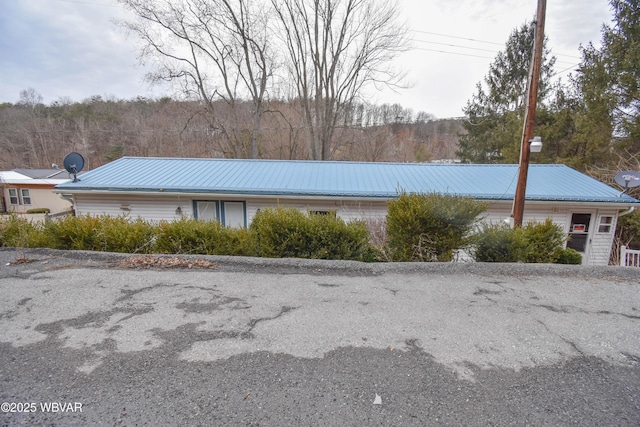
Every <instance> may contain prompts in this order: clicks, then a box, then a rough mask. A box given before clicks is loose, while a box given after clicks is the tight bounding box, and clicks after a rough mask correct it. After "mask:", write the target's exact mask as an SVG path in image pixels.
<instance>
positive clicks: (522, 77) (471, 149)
mask: <svg viewBox="0 0 640 427" xmlns="http://www.w3.org/2000/svg"><path fill="white" fill-rule="evenodd" d="M534 29H535V28H534V25H531V24H529V23H525V24H523V25H522V26H521V27H520V28H517V29H515V30H514V31H513V32H512V33H511V35H510V36H509V39H508V41H507V43H506V46H505V49H504V50H503V51H500V52H499V53H498V55H497V56H496V58H495V60H494V61H493V63H492V64H491V65H490V66H489V72H488V74H487V75H486V76H485V78H484V85H483V84H482V82H480V83H478V84H477V87H476V89H477V91H476V93H475V94H474V95H473V97H472V98H471V100H469V102H468V103H467V106H466V107H465V109H464V113H465V116H466V120H465V123H464V128H465V131H466V134H464V135H462V136H461V138H460V141H459V148H460V150H459V151H458V152H457V154H458V156H459V157H460V158H461V159H462V160H463V161H466V162H471V163H500V162H504V161H510V162H513V161H517V158H518V156H517V150H518V148H517V147H519V144H520V139H521V137H522V126H523V117H524V116H523V114H524V107H525V101H526V96H527V81H528V77H529V69H530V64H531V56H532V55H531V53H532V48H533V41H534ZM554 63H555V57H549V52H548V50H547V49H545V50H544V51H543V62H542V67H541V76H540V84H539V92H538V104H539V106H542V105H543V103H544V101H545V100H546V98H547V97H548V95H549V92H550V89H551V83H550V80H551V75H552V70H553V64H554Z"/></svg>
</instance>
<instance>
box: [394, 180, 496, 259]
mask: <svg viewBox="0 0 640 427" xmlns="http://www.w3.org/2000/svg"><path fill="white" fill-rule="evenodd" d="M388 207H389V211H388V213H387V242H388V246H389V252H390V255H391V259H392V260H393V261H451V260H452V259H453V254H454V251H456V250H458V249H463V248H465V247H466V246H468V244H469V243H470V231H471V230H472V228H473V226H474V224H475V223H476V221H477V217H478V215H480V214H481V213H482V212H484V211H485V210H486V208H487V206H486V204H484V203H481V202H477V201H475V200H473V199H471V198H467V197H459V196H450V195H440V194H435V193H434V194H427V195H424V194H406V193H402V194H400V196H399V197H398V198H397V199H395V200H392V201H390V202H389V203H388Z"/></svg>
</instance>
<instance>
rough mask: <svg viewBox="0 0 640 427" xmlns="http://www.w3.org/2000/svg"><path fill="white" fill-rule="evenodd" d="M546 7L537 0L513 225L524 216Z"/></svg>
mask: <svg viewBox="0 0 640 427" xmlns="http://www.w3.org/2000/svg"><path fill="white" fill-rule="evenodd" d="M546 9H547V0H538V11H537V13H536V28H535V39H534V44H533V57H532V60H531V70H530V74H529V84H528V88H527V104H526V111H525V116H524V128H523V129H522V142H521V144H520V163H519V167H518V182H517V184H516V194H515V196H514V198H513V211H512V216H513V226H514V227H521V226H522V218H523V216H524V199H525V194H526V191H527V175H528V173H529V154H530V150H529V144H530V141H531V139H533V127H534V126H535V122H536V105H537V103H538V82H539V81H540V66H541V62H542V46H543V45H544V18H545V13H546Z"/></svg>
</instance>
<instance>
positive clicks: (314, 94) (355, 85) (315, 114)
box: [271, 0, 407, 160]
mask: <svg viewBox="0 0 640 427" xmlns="http://www.w3.org/2000/svg"><path fill="white" fill-rule="evenodd" d="M271 4H272V5H273V7H274V9H275V14H276V16H277V17H278V21H279V24H280V25H279V28H278V34H279V36H280V37H281V38H282V40H283V42H284V43H285V45H286V50H287V53H288V58H287V65H288V68H289V72H290V73H291V77H290V79H289V81H290V82H292V84H293V85H295V88H294V90H295V93H296V97H297V100H298V101H299V103H300V106H301V109H302V113H303V117H304V121H305V127H306V133H307V135H306V136H307V143H308V148H309V157H310V158H312V159H322V160H327V159H330V158H331V157H332V155H333V153H334V152H335V150H336V149H337V148H338V147H337V144H335V143H334V141H333V137H334V133H335V131H336V128H337V127H338V126H339V125H340V118H341V117H344V114H343V110H344V109H345V108H348V107H349V106H350V105H351V104H352V103H354V102H355V101H356V100H357V98H358V96H359V95H361V94H362V90H363V88H364V87H365V86H368V85H370V84H380V85H390V86H394V85H396V86H397V85H399V84H400V82H401V78H402V75H401V74H399V73H397V72H396V71H395V70H394V69H393V68H392V67H391V66H390V61H391V60H392V59H394V58H395V57H396V56H397V54H398V53H400V52H401V51H403V50H405V49H406V47H407V38H406V32H405V30H404V29H403V28H402V27H400V26H399V25H398V24H396V17H397V15H398V12H397V7H396V5H395V2H393V1H391V0H271Z"/></svg>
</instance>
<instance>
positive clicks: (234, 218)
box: [193, 200, 247, 228]
mask: <svg viewBox="0 0 640 427" xmlns="http://www.w3.org/2000/svg"><path fill="white" fill-rule="evenodd" d="M193 204H194V208H195V209H194V211H195V217H196V218H197V219H199V220H204V221H220V223H221V224H222V225H224V226H225V227H232V228H244V227H246V226H247V220H246V218H247V215H246V206H245V202H231V201H229V202H227V201H221V200H197V201H194V202H193Z"/></svg>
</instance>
